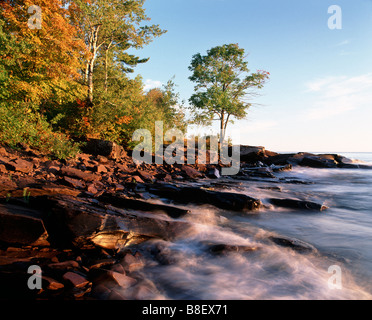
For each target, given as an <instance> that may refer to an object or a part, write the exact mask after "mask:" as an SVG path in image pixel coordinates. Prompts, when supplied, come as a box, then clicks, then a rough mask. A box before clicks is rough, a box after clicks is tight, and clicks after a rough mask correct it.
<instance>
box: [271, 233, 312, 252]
mask: <svg viewBox="0 0 372 320" xmlns="http://www.w3.org/2000/svg"><path fill="white" fill-rule="evenodd" d="M269 239H270V240H271V241H273V242H274V243H276V244H277V245H279V246H282V247H287V248H291V249H292V250H294V251H297V252H299V253H316V252H317V249H316V248H315V247H314V246H313V245H311V244H309V243H307V242H304V241H302V240H299V239H295V238H288V237H284V236H271V237H269Z"/></svg>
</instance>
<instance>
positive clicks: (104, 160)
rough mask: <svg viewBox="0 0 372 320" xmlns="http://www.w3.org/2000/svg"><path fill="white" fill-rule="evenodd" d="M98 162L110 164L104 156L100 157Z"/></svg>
mask: <svg viewBox="0 0 372 320" xmlns="http://www.w3.org/2000/svg"><path fill="white" fill-rule="evenodd" d="M97 160H98V162H99V163H108V159H107V158H106V157H104V156H101V155H98V156H97Z"/></svg>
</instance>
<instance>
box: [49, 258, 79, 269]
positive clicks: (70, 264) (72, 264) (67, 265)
mask: <svg viewBox="0 0 372 320" xmlns="http://www.w3.org/2000/svg"><path fill="white" fill-rule="evenodd" d="M48 267H49V268H51V269H54V270H71V269H75V268H79V263H78V262H76V261H74V260H68V261H63V262H57V263H50V264H48Z"/></svg>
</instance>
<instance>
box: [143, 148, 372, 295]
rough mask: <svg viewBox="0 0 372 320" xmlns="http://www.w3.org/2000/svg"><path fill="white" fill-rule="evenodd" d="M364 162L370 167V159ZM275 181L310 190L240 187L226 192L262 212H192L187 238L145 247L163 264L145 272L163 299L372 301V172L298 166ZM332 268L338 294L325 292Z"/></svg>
mask: <svg viewBox="0 0 372 320" xmlns="http://www.w3.org/2000/svg"><path fill="white" fill-rule="evenodd" d="M346 156H347V157H350V155H346ZM356 156H358V155H356ZM356 156H355V158H356ZM359 156H360V155H359ZM362 156H363V155H362ZM353 158H354V157H353ZM360 158H362V157H360ZM361 160H363V161H366V162H369V161H370V162H371V163H372V154H364V157H363V159H361ZM277 176H278V177H279V178H280V177H297V178H301V179H302V180H308V181H312V182H313V184H309V185H300V186H299V185H296V184H279V185H278V186H280V187H281V189H282V190H281V191H279V190H267V189H263V187H268V186H271V187H272V186H273V184H270V183H267V182H258V181H257V182H256V181H254V182H252V181H249V182H248V181H239V182H240V183H239V185H238V184H237V185H236V187H234V184H231V186H232V188H231V190H225V191H231V192H240V193H245V194H247V195H250V196H253V197H257V198H260V199H262V200H263V203H264V204H266V207H265V209H263V210H260V211H259V212H257V213H244V214H240V213H239V214H237V213H233V212H229V211H222V210H218V209H215V208H213V207H212V206H188V208H189V209H191V211H192V213H191V214H190V215H188V216H186V217H185V218H184V220H186V221H188V222H190V223H191V225H192V227H191V228H190V230H189V231H188V233H187V234H184V235H182V237H180V238H178V239H177V240H176V241H174V242H166V241H160V240H156V241H153V242H150V243H149V244H148V251H149V252H154V248H156V252H158V256H157V257H158V259H157V261H158V262H152V263H150V264H149V266H148V267H147V268H146V271H145V272H146V274H147V275H150V278H151V279H152V280H153V281H154V282H156V284H157V286H158V288H160V291H161V294H162V297H163V298H166V299H212V300H231V299H236V300H243V299H372V283H371V279H372V250H371V248H372V237H371V235H372V201H371V197H372V170H363V169H311V168H302V167H301V168H296V169H294V170H293V171H290V172H282V173H279V174H277ZM236 182H238V181H236ZM271 197H277V198H297V199H300V200H309V201H315V202H318V203H324V204H325V205H327V206H328V207H329V209H328V210H326V211H324V212H308V211H307V212H305V211H301V210H293V209H292V210H290V209H284V208H277V207H274V206H272V205H270V204H268V202H267V201H266V200H265V199H268V198H271ZM271 236H279V237H282V236H284V237H289V238H295V239H298V240H301V241H304V242H306V243H307V244H309V245H310V247H311V246H313V247H315V248H316V249H314V250H313V251H310V252H297V251H295V250H293V249H291V248H287V247H283V246H279V245H277V244H276V243H274V242H273V241H271V240H270V237H271ZM211 244H226V245H236V246H245V247H249V248H252V250H249V251H246V252H240V251H239V252H234V251H233V252H226V253H224V254H219V255H218V254H217V255H216V254H212V253H211V252H210V251H208V245H211ZM149 261H150V260H149ZM332 265H337V266H339V267H340V268H341V270H342V289H341V290H338V289H332V288H329V286H328V281H329V278H330V277H331V275H332V274H330V273H328V268H329V267H330V266H332Z"/></svg>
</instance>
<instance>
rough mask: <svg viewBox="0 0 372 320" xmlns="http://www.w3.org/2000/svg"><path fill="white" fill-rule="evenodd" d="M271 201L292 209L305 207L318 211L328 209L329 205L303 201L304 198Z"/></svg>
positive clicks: (272, 199)
mask: <svg viewBox="0 0 372 320" xmlns="http://www.w3.org/2000/svg"><path fill="white" fill-rule="evenodd" d="M269 201H270V203H272V204H274V205H276V206H278V207H284V208H291V209H305V210H316V211H323V210H326V209H328V207H326V206H324V205H322V204H318V203H315V202H310V201H302V200H295V199H274V198H271V199H269Z"/></svg>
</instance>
